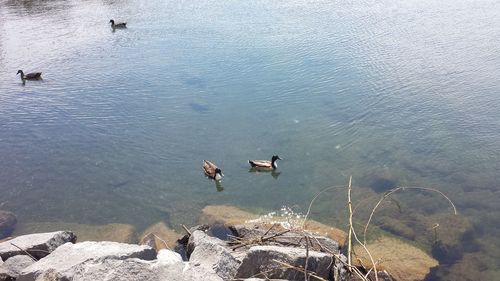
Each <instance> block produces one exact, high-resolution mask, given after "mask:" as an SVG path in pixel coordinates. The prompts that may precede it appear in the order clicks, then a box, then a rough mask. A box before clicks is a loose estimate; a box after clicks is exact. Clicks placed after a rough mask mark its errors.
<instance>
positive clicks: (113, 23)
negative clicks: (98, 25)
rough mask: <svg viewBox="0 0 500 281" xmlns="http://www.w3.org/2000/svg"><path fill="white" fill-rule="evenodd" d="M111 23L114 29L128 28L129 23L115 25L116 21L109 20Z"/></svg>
mask: <svg viewBox="0 0 500 281" xmlns="http://www.w3.org/2000/svg"><path fill="white" fill-rule="evenodd" d="M109 22H110V23H111V27H112V28H127V23H126V22H119V23H116V24H115V21H114V20H109Z"/></svg>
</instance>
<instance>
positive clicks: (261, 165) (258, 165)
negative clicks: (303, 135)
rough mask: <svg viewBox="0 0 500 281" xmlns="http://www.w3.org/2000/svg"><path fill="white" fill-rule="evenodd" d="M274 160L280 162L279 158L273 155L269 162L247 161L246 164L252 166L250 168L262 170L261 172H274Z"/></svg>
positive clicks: (275, 165) (276, 166)
mask: <svg viewBox="0 0 500 281" xmlns="http://www.w3.org/2000/svg"><path fill="white" fill-rule="evenodd" d="M276 160H281V158H280V157H279V156H278V155H273V157H272V158H271V161H269V160H248V163H250V165H251V166H252V168H255V169H262V170H274V169H276V168H278V164H277V163H276Z"/></svg>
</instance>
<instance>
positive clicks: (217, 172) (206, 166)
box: [203, 160, 224, 181]
mask: <svg viewBox="0 0 500 281" xmlns="http://www.w3.org/2000/svg"><path fill="white" fill-rule="evenodd" d="M203 171H204V172H205V175H206V176H207V177H209V178H211V179H213V180H216V181H220V180H221V179H222V177H223V176H224V174H223V173H222V170H221V169H219V167H217V165H215V164H214V163H212V162H210V161H208V160H203Z"/></svg>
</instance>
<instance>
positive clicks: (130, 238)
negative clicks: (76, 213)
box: [15, 222, 138, 243]
mask: <svg viewBox="0 0 500 281" xmlns="http://www.w3.org/2000/svg"><path fill="white" fill-rule="evenodd" d="M60 229H68V230H71V232H73V233H75V235H76V236H78V242H83V241H113V242H120V243H137V242H138V240H137V233H136V230H135V227H133V226H132V225H130V224H121V223H111V224H104V225H89V224H79V223H57V222H56V223H52V222H42V223H27V224H21V225H19V226H18V228H17V229H16V231H15V234H16V235H19V234H25V233H38V232H50V231H56V230H60Z"/></svg>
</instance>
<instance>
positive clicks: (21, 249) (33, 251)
mask: <svg viewBox="0 0 500 281" xmlns="http://www.w3.org/2000/svg"><path fill="white" fill-rule="evenodd" d="M67 242H71V243H75V242H76V236H75V235H74V234H73V232H69V231H56V232H49V233H37V234H30V235H23V236H19V237H16V238H14V239H12V240H8V241H5V242H2V243H0V257H1V258H2V259H3V260H4V261H6V260H7V259H9V258H10V257H13V256H17V255H27V253H29V254H30V255H31V256H33V257H35V258H36V259H41V258H43V257H45V256H46V255H48V254H49V253H51V252H52V251H54V250H55V249H56V248H57V247H59V246H60V245H62V244H64V243H67Z"/></svg>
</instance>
